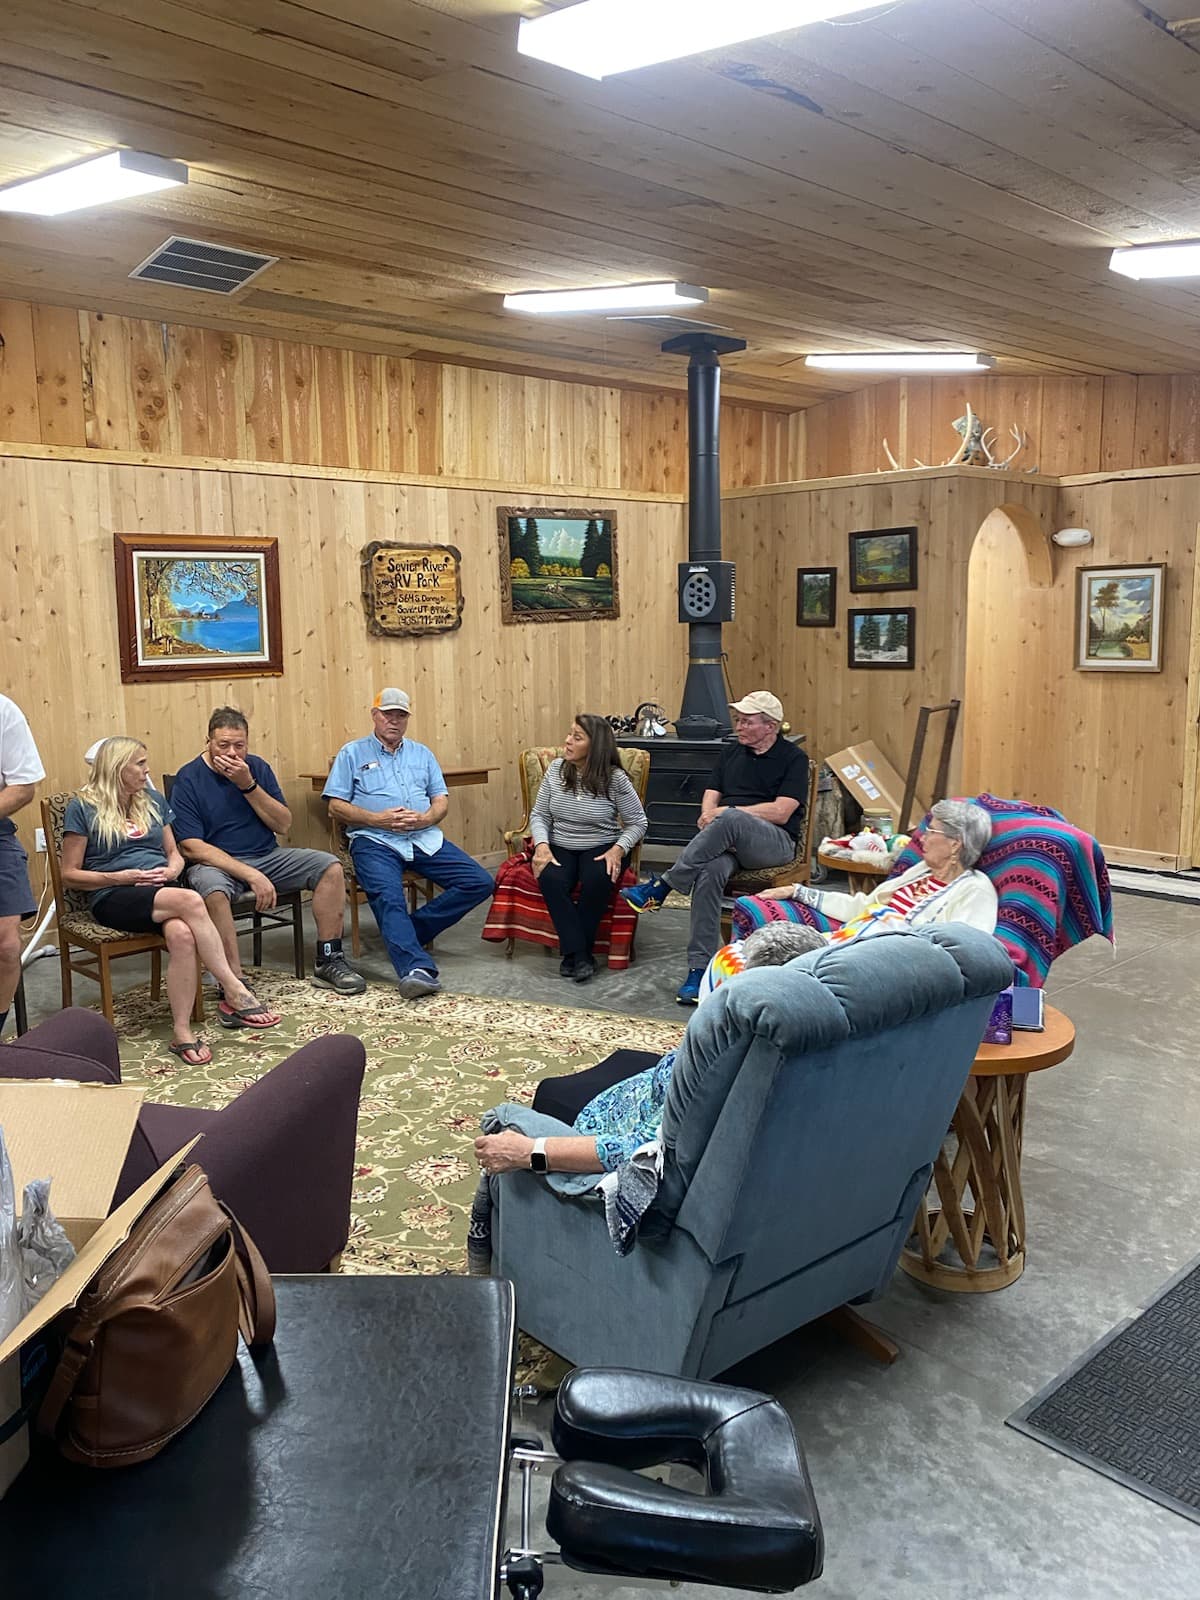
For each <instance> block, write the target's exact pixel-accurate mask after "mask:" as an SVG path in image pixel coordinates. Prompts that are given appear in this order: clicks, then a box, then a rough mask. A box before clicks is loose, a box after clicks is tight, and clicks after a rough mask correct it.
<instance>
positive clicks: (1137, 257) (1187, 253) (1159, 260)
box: [1108, 239, 1200, 278]
mask: <svg viewBox="0 0 1200 1600" xmlns="http://www.w3.org/2000/svg"><path fill="white" fill-rule="evenodd" d="M1108 265H1109V267H1110V268H1111V269H1112V271H1113V272H1119V273H1121V274H1122V275H1123V276H1124V277H1126V278H1195V277H1200V239H1188V240H1186V241H1185V242H1184V243H1182V244H1134V245H1129V246H1128V247H1127V248H1126V249H1123V250H1114V251H1113V253H1112V255H1111V256H1110V257H1109V261H1108Z"/></svg>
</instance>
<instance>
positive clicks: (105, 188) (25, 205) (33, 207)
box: [0, 150, 188, 217]
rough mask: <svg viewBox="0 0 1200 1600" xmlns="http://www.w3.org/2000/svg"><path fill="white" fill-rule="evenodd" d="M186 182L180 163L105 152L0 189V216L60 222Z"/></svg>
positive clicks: (133, 152)
mask: <svg viewBox="0 0 1200 1600" xmlns="http://www.w3.org/2000/svg"><path fill="white" fill-rule="evenodd" d="M187 181H188V169H187V168H186V167H185V166H184V164H183V162H182V161H167V160H164V158H163V157H162V156H148V155H143V154H142V153H141V151H139V150H110V151H109V152H108V154H107V155H103V156H93V157H91V158H90V159H89V160H87V161H78V162H76V164H75V165H74V166H73V167H63V168H61V169H60V170H59V171H58V172H48V173H47V174H46V175H45V177H43V178H29V179H26V180H25V181H23V182H21V183H14V184H10V185H9V187H8V188H6V189H0V211H24V212H28V213H29V214H30V215H31V216H35V217H59V216H62V214H63V213H64V212H65V211H79V210H82V209H83V208H84V207H85V206H103V205H107V204H108V203H109V201H110V200H127V199H128V198H129V197H130V196H131V195H135V194H153V193H154V191H155V190H156V189H171V188H174V187H175V185H176V184H180V183H186V182H187Z"/></svg>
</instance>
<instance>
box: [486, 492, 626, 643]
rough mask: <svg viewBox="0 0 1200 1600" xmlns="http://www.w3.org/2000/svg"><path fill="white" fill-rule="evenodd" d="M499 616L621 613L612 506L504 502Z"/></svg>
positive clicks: (574, 617)
mask: <svg viewBox="0 0 1200 1600" xmlns="http://www.w3.org/2000/svg"><path fill="white" fill-rule="evenodd" d="M497 517H498V519H499V524H500V617H501V620H502V621H504V622H587V621H590V620H594V619H596V618H605V619H611V618H614V617H619V616H620V615H621V606H620V599H619V593H618V588H617V518H616V514H615V512H612V511H583V510H580V509H579V508H578V507H574V506H572V507H569V508H567V509H564V510H555V509H552V508H547V507H545V506H500V507H498V508H497Z"/></svg>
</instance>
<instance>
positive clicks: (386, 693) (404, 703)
mask: <svg viewBox="0 0 1200 1600" xmlns="http://www.w3.org/2000/svg"><path fill="white" fill-rule="evenodd" d="M371 706H372V709H373V710H375V711H409V710H411V707H410V706H409V703H408V696H407V694H405V692H404V690H403V689H381V690H380V691H379V693H378V694H377V695H376V696H375V698H374V700H372V701H371Z"/></svg>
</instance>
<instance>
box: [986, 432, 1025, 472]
mask: <svg viewBox="0 0 1200 1600" xmlns="http://www.w3.org/2000/svg"><path fill="white" fill-rule="evenodd" d="M1008 431H1009V433H1011V434H1012V436H1013V438H1014V439H1015V440H1016V441H1017V442H1016V446H1015V447H1014V448H1013V449H1012V450H1010V451H1009V453H1008V454H1007V455H1006V456H1005V458H1004V460H1003V461H993V460H992V458H991V457H990V456H989V457H988V465H989V466H993V467H996V468H998V469H999V470H1000V471H1003V470H1004V468H1005V467H1006V466H1007V465H1008V464H1009V462H1010V461H1012V460H1014V459H1015V458H1016V457H1017V456H1019V455H1020V454H1021V451H1022V450H1024V448H1025V446H1026V445H1027V444H1028V443H1029V441H1028V439H1026V437H1025V435H1024V434H1023V433H1022V432H1021V430H1020V428H1018V427H1017V425H1016V423H1015V422H1014V423H1013V425H1012V427H1011V428H1010V429H1009V430H1008Z"/></svg>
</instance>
